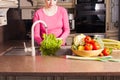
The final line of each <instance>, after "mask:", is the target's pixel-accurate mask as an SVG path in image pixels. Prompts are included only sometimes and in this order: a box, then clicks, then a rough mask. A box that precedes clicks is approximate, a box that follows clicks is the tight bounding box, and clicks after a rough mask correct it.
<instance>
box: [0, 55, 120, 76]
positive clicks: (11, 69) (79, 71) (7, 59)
mask: <svg viewBox="0 0 120 80" xmlns="http://www.w3.org/2000/svg"><path fill="white" fill-rule="evenodd" d="M119 67H120V63H119V62H99V61H82V60H70V59H65V58H63V57H62V56H61V57H55V56H35V57H32V56H0V75H11V76H12V75H16V76H17V75H24V76H25V75H32V76H36V75H39V76H80V75H83V76H120V68H119Z"/></svg>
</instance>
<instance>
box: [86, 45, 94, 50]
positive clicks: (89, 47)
mask: <svg viewBox="0 0 120 80" xmlns="http://www.w3.org/2000/svg"><path fill="white" fill-rule="evenodd" d="M84 49H85V50H92V49H93V45H92V44H89V43H86V44H85V47H84Z"/></svg>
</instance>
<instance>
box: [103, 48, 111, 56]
mask: <svg viewBox="0 0 120 80" xmlns="http://www.w3.org/2000/svg"><path fill="white" fill-rule="evenodd" d="M102 53H103V55H104V56H108V55H109V54H110V53H111V51H110V49H109V48H104V50H103V51H102Z"/></svg>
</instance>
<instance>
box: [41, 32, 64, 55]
mask: <svg viewBox="0 0 120 80" xmlns="http://www.w3.org/2000/svg"><path fill="white" fill-rule="evenodd" d="M43 38H44V40H43V41H42V42H41V46H40V51H41V52H42V55H55V53H56V52H57V51H58V50H59V49H60V47H61V44H62V40H60V39H57V38H56V36H55V35H54V34H43Z"/></svg>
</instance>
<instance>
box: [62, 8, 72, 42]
mask: <svg viewBox="0 0 120 80" xmlns="http://www.w3.org/2000/svg"><path fill="white" fill-rule="evenodd" d="M62 15H63V34H62V35H61V36H60V38H62V39H63V41H64V42H66V39H67V37H68V36H69V34H70V27H69V20H68V13H67V10H66V9H65V8H63V12H62Z"/></svg>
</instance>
